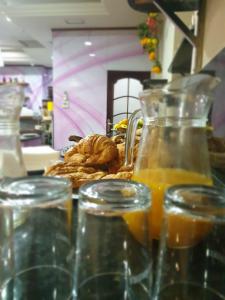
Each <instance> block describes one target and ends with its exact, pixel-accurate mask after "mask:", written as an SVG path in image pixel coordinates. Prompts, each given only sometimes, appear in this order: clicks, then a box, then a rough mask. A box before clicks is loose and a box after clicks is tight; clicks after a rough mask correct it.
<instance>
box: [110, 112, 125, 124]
mask: <svg viewBox="0 0 225 300" xmlns="http://www.w3.org/2000/svg"><path fill="white" fill-rule="evenodd" d="M126 118H127V115H126V114H122V115H118V116H114V117H113V125H115V124H116V123H118V122H119V121H121V120H123V119H126Z"/></svg>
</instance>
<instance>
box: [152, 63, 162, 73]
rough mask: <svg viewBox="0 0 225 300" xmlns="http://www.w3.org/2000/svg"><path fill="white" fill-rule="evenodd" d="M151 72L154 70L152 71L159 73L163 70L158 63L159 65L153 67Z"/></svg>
mask: <svg viewBox="0 0 225 300" xmlns="http://www.w3.org/2000/svg"><path fill="white" fill-rule="evenodd" d="M151 72H152V73H156V74H159V73H161V72H162V70H161V67H160V66H158V65H157V66H153V67H152V69H151Z"/></svg>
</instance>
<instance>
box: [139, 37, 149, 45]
mask: <svg viewBox="0 0 225 300" xmlns="http://www.w3.org/2000/svg"><path fill="white" fill-rule="evenodd" d="M140 44H141V45H142V46H143V47H144V46H145V45H147V44H148V38H147V37H145V38H142V39H141V40H140Z"/></svg>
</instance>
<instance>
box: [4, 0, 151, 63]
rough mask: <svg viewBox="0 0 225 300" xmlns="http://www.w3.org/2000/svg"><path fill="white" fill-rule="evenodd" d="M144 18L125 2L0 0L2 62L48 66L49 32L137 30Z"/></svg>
mask: <svg viewBox="0 0 225 300" xmlns="http://www.w3.org/2000/svg"><path fill="white" fill-rule="evenodd" d="M145 18H146V16H145V14H144V13H140V12H137V11H135V10H133V9H132V8H130V6H129V5H128V1H127V0H64V1H63V0H0V27H1V31H0V49H1V50H2V51H1V52H2V57H3V61H4V63H5V64H7V65H8V64H28V65H44V66H51V64H52V62H51V57H52V30H54V29H67V28H78V29H82V28H86V29H87V28H106V27H107V28H109V27H114V28H116V27H137V25H138V24H139V23H140V22H142V21H144V20H145Z"/></svg>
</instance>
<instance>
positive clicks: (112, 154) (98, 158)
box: [64, 134, 118, 166]
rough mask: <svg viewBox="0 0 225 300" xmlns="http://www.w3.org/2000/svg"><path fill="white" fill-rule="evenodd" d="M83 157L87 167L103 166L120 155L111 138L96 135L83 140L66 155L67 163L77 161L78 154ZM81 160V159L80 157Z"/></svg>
mask: <svg viewBox="0 0 225 300" xmlns="http://www.w3.org/2000/svg"><path fill="white" fill-rule="evenodd" d="M78 153H79V154H81V155H83V157H82V158H83V161H82V163H84V164H85V165H89V166H91V165H103V164H105V163H107V162H109V161H111V160H113V159H115V158H116V157H117V155H118V150H117V147H116V144H115V143H114V142H113V141H111V140H110V138H108V137H106V136H103V135H99V134H95V135H90V136H87V137H86V138H84V139H82V140H81V141H80V142H79V143H78V144H77V145H76V146H75V147H74V148H73V149H71V150H70V151H68V152H67V153H66V154H65V157H64V159H65V161H66V162H67V161H73V159H74V158H75V160H76V159H77V157H78V156H77V154H78ZM79 158H81V157H79Z"/></svg>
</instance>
